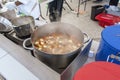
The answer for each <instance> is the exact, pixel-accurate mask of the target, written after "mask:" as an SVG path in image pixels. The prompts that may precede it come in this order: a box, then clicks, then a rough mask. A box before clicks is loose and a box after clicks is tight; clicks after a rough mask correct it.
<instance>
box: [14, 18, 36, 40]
mask: <svg viewBox="0 0 120 80" xmlns="http://www.w3.org/2000/svg"><path fill="white" fill-rule="evenodd" d="M12 24H13V25H14V27H13V29H14V31H15V33H16V35H17V36H18V37H20V38H24V37H30V35H31V33H32V32H33V30H34V28H35V22H34V19H33V17H31V16H21V17H18V18H15V19H13V20H12Z"/></svg>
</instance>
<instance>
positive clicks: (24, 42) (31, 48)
mask: <svg viewBox="0 0 120 80" xmlns="http://www.w3.org/2000/svg"><path fill="white" fill-rule="evenodd" d="M28 40H31V38H27V39H25V40H24V41H23V48H25V49H27V50H33V49H34V48H33V47H27V46H26V45H25V44H26V42H27V41H28Z"/></svg>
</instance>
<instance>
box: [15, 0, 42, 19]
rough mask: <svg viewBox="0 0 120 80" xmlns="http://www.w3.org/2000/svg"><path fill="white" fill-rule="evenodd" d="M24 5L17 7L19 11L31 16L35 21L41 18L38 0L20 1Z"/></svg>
mask: <svg viewBox="0 0 120 80" xmlns="http://www.w3.org/2000/svg"><path fill="white" fill-rule="evenodd" d="M18 1H19V2H21V3H23V4H21V5H19V6H17V9H18V11H20V12H21V13H23V14H25V15H31V16H33V17H34V18H35V19H36V18H38V17H39V16H40V11H39V3H38V1H37V0H18Z"/></svg>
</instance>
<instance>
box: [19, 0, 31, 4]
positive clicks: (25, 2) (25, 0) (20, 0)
mask: <svg viewBox="0 0 120 80" xmlns="http://www.w3.org/2000/svg"><path fill="white" fill-rule="evenodd" d="M18 1H19V2H21V3H23V4H27V3H29V1H30V0H18Z"/></svg>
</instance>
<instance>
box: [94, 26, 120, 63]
mask: <svg viewBox="0 0 120 80" xmlns="http://www.w3.org/2000/svg"><path fill="white" fill-rule="evenodd" d="M119 52H120V25H113V26H109V27H106V28H105V29H104V30H103V31H102V33H101V41H100V45H99V48H98V50H97V53H96V57H95V60H96V61H107V59H108V56H109V55H111V54H113V55H117V54H118V53H119ZM111 60H114V61H113V62H114V63H116V64H120V61H118V60H116V59H113V58H110V60H109V61H111Z"/></svg>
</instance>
